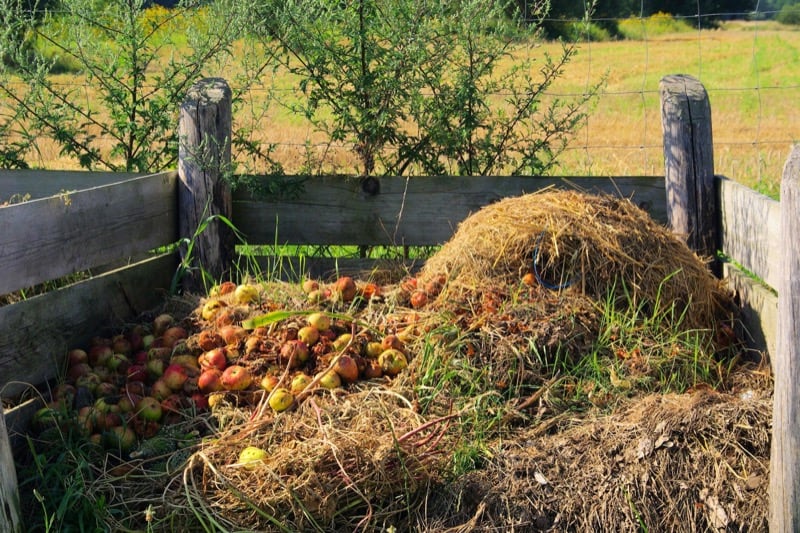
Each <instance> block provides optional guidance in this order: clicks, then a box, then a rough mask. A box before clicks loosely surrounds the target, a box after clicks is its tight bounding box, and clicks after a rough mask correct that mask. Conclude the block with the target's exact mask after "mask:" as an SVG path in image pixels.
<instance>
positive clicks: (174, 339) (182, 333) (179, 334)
mask: <svg viewBox="0 0 800 533" xmlns="http://www.w3.org/2000/svg"><path fill="white" fill-rule="evenodd" d="M188 336H189V334H188V333H187V332H186V329H184V328H183V327H181V326H172V327H169V328H167V330H166V331H164V333H163V334H162V335H161V338H162V339H164V346H167V347H169V348H174V347H175V345H176V344H178V342H180V341H182V340H183V339H185V338H187V337H188Z"/></svg>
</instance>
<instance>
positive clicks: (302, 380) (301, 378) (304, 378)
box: [289, 372, 311, 396]
mask: <svg viewBox="0 0 800 533" xmlns="http://www.w3.org/2000/svg"><path fill="white" fill-rule="evenodd" d="M309 383H311V376H309V375H308V374H306V373H304V372H299V373H297V374H295V376H294V377H293V378H292V382H291V383H290V385H289V391H290V392H291V393H292V394H294V395H295V396H297V395H298V394H300V393H301V392H302V391H303V390H304V389H305V388H306V387H307V386H308V384H309Z"/></svg>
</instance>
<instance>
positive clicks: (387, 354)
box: [378, 348, 408, 377]
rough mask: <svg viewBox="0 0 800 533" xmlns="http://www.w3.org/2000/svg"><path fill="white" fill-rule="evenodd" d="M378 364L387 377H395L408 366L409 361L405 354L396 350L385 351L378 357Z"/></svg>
mask: <svg viewBox="0 0 800 533" xmlns="http://www.w3.org/2000/svg"><path fill="white" fill-rule="evenodd" d="M378 362H379V363H380V365H381V368H382V369H383V373H384V374H386V375H387V376H391V377H394V376H396V375H397V374H399V373H400V372H402V371H403V369H404V368H406V367H407V366H408V360H407V359H406V356H405V354H404V353H403V352H401V351H400V350H397V349H395V348H389V349H388V350H384V351H383V352H381V354H380V355H379V356H378Z"/></svg>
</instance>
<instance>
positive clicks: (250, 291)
mask: <svg viewBox="0 0 800 533" xmlns="http://www.w3.org/2000/svg"><path fill="white" fill-rule="evenodd" d="M258 297H259V294H258V287H256V286H255V285H251V284H242V285H239V286H237V287H236V289H235V290H234V291H233V299H234V301H235V302H236V303H238V304H250V303H253V302H256V301H258Z"/></svg>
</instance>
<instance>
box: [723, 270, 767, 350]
mask: <svg viewBox="0 0 800 533" xmlns="http://www.w3.org/2000/svg"><path fill="white" fill-rule="evenodd" d="M724 275H725V280H726V282H727V284H728V287H729V288H730V289H731V290H732V291H733V292H734V294H736V295H737V300H738V301H739V310H740V312H741V316H740V320H741V324H740V325H739V331H737V334H739V336H740V338H742V339H744V341H745V343H746V345H747V347H748V349H750V350H755V351H757V352H760V353H761V354H766V355H768V356H772V355H774V354H775V337H776V335H777V328H778V295H777V294H775V292H774V291H771V290H770V289H769V288H767V287H766V286H765V285H763V284H762V283H759V282H758V281H756V280H754V279H753V278H752V277H750V276H748V275H747V274H745V273H744V272H742V271H741V270H739V269H738V268H736V267H735V266H732V265H731V264H729V263H726V264H725V265H724Z"/></svg>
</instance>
